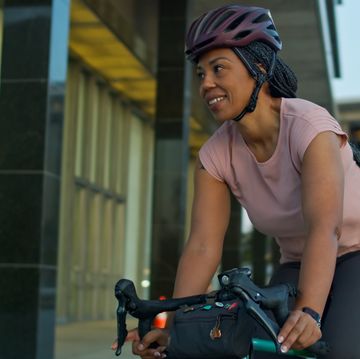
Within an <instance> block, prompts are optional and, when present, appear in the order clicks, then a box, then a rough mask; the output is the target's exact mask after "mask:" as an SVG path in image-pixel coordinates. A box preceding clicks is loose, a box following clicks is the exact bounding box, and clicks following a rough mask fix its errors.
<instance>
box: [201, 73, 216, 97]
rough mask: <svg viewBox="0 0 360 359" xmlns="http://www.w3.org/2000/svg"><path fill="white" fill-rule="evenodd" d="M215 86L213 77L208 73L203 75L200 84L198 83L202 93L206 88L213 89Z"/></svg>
mask: <svg viewBox="0 0 360 359" xmlns="http://www.w3.org/2000/svg"><path fill="white" fill-rule="evenodd" d="M214 87H216V84H215V81H214V79H213V77H212V76H211V75H209V74H206V75H204V77H203V79H202V81H201V84H200V93H201V94H204V93H205V92H206V91H207V90H210V89H213V88H214Z"/></svg>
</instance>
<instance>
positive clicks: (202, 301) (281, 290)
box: [115, 268, 330, 359]
mask: <svg viewBox="0 0 360 359" xmlns="http://www.w3.org/2000/svg"><path fill="white" fill-rule="evenodd" d="M218 279H219V282H220V286H221V289H220V290H218V291H215V292H211V293H208V294H201V295H195V296H190V297H183V298H173V299H166V300H141V299H139V298H138V296H137V294H136V290H135V286H134V284H133V282H132V281H130V280H127V279H121V280H119V281H118V282H117V283H116V285H115V296H116V298H117V300H118V308H117V338H118V348H117V350H116V353H115V354H116V355H117V356H118V355H120V354H121V348H122V346H123V344H124V342H125V338H126V336H127V330H126V315H127V313H129V314H130V315H132V316H133V317H134V318H137V319H139V326H138V330H139V336H140V338H142V337H143V336H144V335H145V334H146V333H147V332H149V331H150V330H151V325H152V322H153V320H154V318H155V316H156V315H157V314H158V313H160V312H164V311H166V312H168V311H176V310H180V312H179V313H180V315H183V317H184V315H185V316H186V314H181V313H187V312H190V311H194V310H198V309H199V308H200V310H207V309H211V307H208V308H207V309H206V306H209V303H210V302H211V303H213V305H214V307H213V308H215V307H216V306H218V307H224V306H226V305H230V306H231V304H230V303H232V306H233V305H234V303H240V304H241V306H243V307H244V308H245V310H246V313H247V314H248V315H249V316H250V317H251V318H252V320H255V321H256V322H257V323H259V324H260V325H261V326H262V327H263V328H264V329H265V331H266V332H267V333H268V334H269V336H270V338H271V340H265V339H260V338H245V339H244V340H246V342H245V343H243V346H245V347H246V353H245V355H244V356H243V358H242V359H250V358H251V357H252V355H253V353H254V352H256V351H261V352H268V353H281V351H280V344H279V343H278V341H277V334H278V333H279V331H280V327H281V326H282V325H283V323H284V322H285V320H286V318H287V317H288V315H289V310H288V305H287V302H288V298H289V296H296V288H294V287H293V286H292V285H290V284H280V285H276V286H271V287H264V288H260V287H258V286H257V285H255V283H254V282H253V281H252V280H251V271H250V269H248V268H234V269H231V270H228V271H225V272H223V273H221V274H219V275H218ZM214 303H215V304H214ZM224 303H226V304H224ZM210 306H211V304H210ZM266 310H270V311H271V312H272V313H273V315H274V318H275V320H273V319H271V318H270V317H269V316H268V315H267V314H266V312H265V311H266ZM206 315H207V314H203V316H206ZM190 325H191V323H190ZM188 328H190V327H188ZM217 330H218V332H217ZM210 337H211V339H212V340H215V339H216V338H220V337H221V331H219V327H218V326H217V324H216V325H215V326H214V327H213V328H212V329H211V330H210ZM245 337H246V336H245ZM172 342H173V340H171V341H170V346H169V348H168V350H169V351H168V353H170V354H171V352H172V350H171V345H172ZM173 345H175V344H173ZM329 350H330V348H329V346H328V345H327V343H325V342H323V341H318V342H316V343H315V344H313V345H312V346H310V347H309V348H306V350H294V349H291V350H289V351H288V352H287V353H286V354H285V355H289V356H296V357H298V358H316V357H317V355H319V354H321V355H323V354H326V353H328V352H329ZM282 354H283V353H282ZM175 357H177V356H175ZM235 357H237V358H240V357H238V356H234V358H235ZM168 358H169V359H172V356H171V355H168Z"/></svg>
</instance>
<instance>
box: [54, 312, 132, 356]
mask: <svg viewBox="0 0 360 359" xmlns="http://www.w3.org/2000/svg"><path fill="white" fill-rule="evenodd" d="M136 326H137V322H136V321H135V320H134V321H132V320H129V319H128V320H127V327H128V329H131V328H135V327H136ZM115 337H116V321H115V320H111V321H91V322H77V323H71V324H64V325H57V327H56V342H55V359H110V358H111V359H115V358H117V357H116V356H115V352H114V351H113V350H111V348H110V347H111V344H112V342H113V341H114V339H115ZM119 358H120V359H130V358H131V359H134V358H139V357H137V356H135V355H133V354H132V352H131V343H125V344H124V346H123V350H122V354H121V356H120V357H119Z"/></svg>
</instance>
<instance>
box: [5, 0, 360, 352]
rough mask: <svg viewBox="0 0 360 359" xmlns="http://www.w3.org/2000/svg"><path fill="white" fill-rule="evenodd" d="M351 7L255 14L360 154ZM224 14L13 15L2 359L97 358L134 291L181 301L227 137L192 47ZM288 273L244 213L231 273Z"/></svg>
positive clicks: (52, 2) (112, 6)
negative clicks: (349, 56) (201, 27)
mask: <svg viewBox="0 0 360 359" xmlns="http://www.w3.org/2000/svg"><path fill="white" fill-rule="evenodd" d="M343 2H344V3H345V2H346V0H344V1H335V0H318V1H316V0H298V1H282V0H270V1H269V0H268V1H265V0H258V1H242V2H241V3H243V4H248V5H255V6H263V7H268V8H270V9H271V12H272V15H273V17H274V20H275V23H276V24H277V28H278V30H279V32H280V35H281V37H282V40H283V43H284V49H283V50H282V52H281V54H280V56H281V57H282V58H283V59H284V60H285V61H286V62H287V63H288V64H290V65H291V67H292V68H293V69H294V70H295V72H296V73H297V75H298V79H299V92H298V95H299V97H302V98H305V99H308V100H311V101H314V102H316V103H318V104H320V105H322V106H324V107H326V108H327V109H328V110H329V111H330V112H331V113H333V114H334V115H335V116H336V117H337V118H338V119H339V121H340V122H342V124H343V125H344V128H345V129H346V130H347V131H348V132H349V134H350V135H351V138H352V139H353V140H354V141H358V142H360V102H359V101H358V100H357V99H355V100H352V101H351V102H347V101H344V100H342V102H341V103H337V101H336V99H335V97H334V95H333V92H332V87H331V81H332V80H333V79H334V78H339V77H341V72H342V68H341V61H340V55H339V50H338V35H337V26H336V9H337V7H340V6H342V5H343V4H342V3H343ZM224 3H233V1H221V0H206V1H205V0H187V1H186V0H177V1H166V0H0V55H1V57H0V66H1V77H0V116H1V120H0V183H1V185H0V198H1V201H0V213H1V215H0V223H1V224H0V248H1V250H0V358H1V359H18V358H23V357H24V355H26V356H27V358H29V359H52V358H55V357H56V358H57V359H60V358H69V359H72V358H80V357H81V355H83V354H82V353H83V352H84V353H87V356H86V358H91V353H89V348H90V350H93V349H91V348H93V347H92V346H91V345H94V341H96V338H97V337H100V336H101V334H100V333H105V332H106V335H108V333H110V332H111V333H112V331H113V330H115V325H114V318H115V308H116V303H115V298H114V294H113V288H114V284H115V283H116V281H117V280H118V279H119V278H122V277H126V278H129V279H131V280H133V281H134V282H135V285H136V287H137V290H138V293H139V296H141V297H144V298H148V297H152V298H157V297H159V296H160V295H166V296H169V295H171V292H172V285H173V280H174V277H175V272H176V266H177V261H178V258H179V256H180V253H181V250H182V247H183V244H184V241H185V240H186V236H187V233H188V231H189V217H190V210H191V198H192V191H193V185H192V173H193V169H194V163H195V159H196V155H197V152H198V150H199V148H200V146H201V145H202V143H204V141H205V140H206V139H207V138H208V137H209V136H210V135H211V134H212V133H213V131H214V130H215V129H216V128H217V124H216V122H215V121H214V120H213V119H212V117H211V116H210V114H209V113H208V112H207V110H206V109H205V107H204V106H203V104H202V103H201V101H200V99H199V96H197V88H196V86H197V85H196V81H195V80H194V76H193V72H192V68H191V66H190V65H189V64H187V63H186V62H185V60H184V56H183V51H184V36H185V31H186V28H187V26H188V24H189V22H190V21H191V20H192V19H194V17H196V16H197V15H200V14H201V13H202V12H204V11H205V10H208V9H211V8H213V7H215V6H220V5H221V4H224ZM359 98H360V96H359ZM277 259H278V252H277V248H276V247H275V246H274V245H273V244H272V241H271V238H266V237H265V236H264V235H263V234H261V233H259V232H257V231H256V229H254V228H252V226H251V225H249V223H248V220H247V216H246V213H245V212H244V211H243V210H242V209H241V207H240V206H239V205H238V204H237V203H236V202H235V201H232V216H231V223H230V226H229V230H228V233H227V238H226V241H225V247H224V255H223V262H222V268H226V269H228V268H231V267H235V266H240V265H247V266H250V267H252V268H253V271H254V277H255V280H256V281H257V282H258V283H260V284H262V283H265V282H266V279H267V277H268V275H269V274H270V273H271V271H272V269H273V267H274V266H275V265H276V263H277ZM83 323H88V326H85V327H84V326H77V325H82V324H83ZM106 323H110V324H109V325H108V326H107V325H106ZM77 328H78V329H77ZM84 328H85V329H84ZM89 328H91V330H92V331H90V329H89ZM109 328H110V331H109ZM67 329H69V331H68V332H67V331H66V330H67ZM82 330H84V332H83V333H82V332H81V331H82ZM106 330H108V331H106ZM97 331H98V332H97ZM90 332H91V333H90ZM56 333H58V334H57V336H56ZM66 333H68V334H66ZM86 333H87V334H86ZM97 333H98V334H97ZM87 335H88V337H87V339H86V338H85V337H86V336H87ZM109 335H110V334H109ZM114 335H115V331H114V332H113V334H111V336H109V337H106V338H107V341H108V343H107V344H104V345H106V350H107V347H108V346H109V345H110V343H111V341H112V340H113V336H114ZM56 338H57V339H56ZM64 338H67V339H69V341H70V344H69V341H68V342H67V343H65V344H64V342H61V340H63V339H64ZM91 338H92V339H91ZM71 340H72V341H71ZM76 341H78V343H81V345H77V344H76ZM90 341H91V343H90ZM55 343H60V344H57V345H56V347H57V350H56V356H55V354H54V347H55ZM101 345H102V344H101ZM72 348H75V349H73V350H72ZM71 350H72V351H71ZM86 350H88V352H86ZM95 355H97V356H93V358H95V357H99V356H98V354H95ZM107 355H108V356H109V357H110V356H111V355H113V354H112V353H111V352H110V351H109V353H108V354H107ZM84 357H85V356H84ZM101 357H106V356H101Z"/></svg>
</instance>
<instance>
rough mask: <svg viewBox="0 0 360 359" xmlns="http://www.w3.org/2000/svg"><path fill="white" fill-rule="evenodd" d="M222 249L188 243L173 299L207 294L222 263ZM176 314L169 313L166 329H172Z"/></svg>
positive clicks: (181, 261) (180, 265) (177, 276)
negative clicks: (206, 247)
mask: <svg viewBox="0 0 360 359" xmlns="http://www.w3.org/2000/svg"><path fill="white" fill-rule="evenodd" d="M221 252H222V250H221V248H218V249H216V248H214V249H212V250H210V249H205V248H202V247H201V246H195V245H191V244H189V243H188V245H187V246H186V247H185V249H184V252H183V254H182V256H181V258H180V261H179V265H178V270H177V274H176V281H175V288H174V293H173V297H174V298H179V297H185V296H190V295H196V294H202V293H206V291H207V288H208V286H209V284H210V281H211V279H212V277H213V275H214V273H215V271H216V269H217V267H218V265H219V263H220V259H221ZM174 315H175V313H174V312H169V313H168V319H167V321H166V327H168V328H169V327H171V325H172V321H173V317H174Z"/></svg>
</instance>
